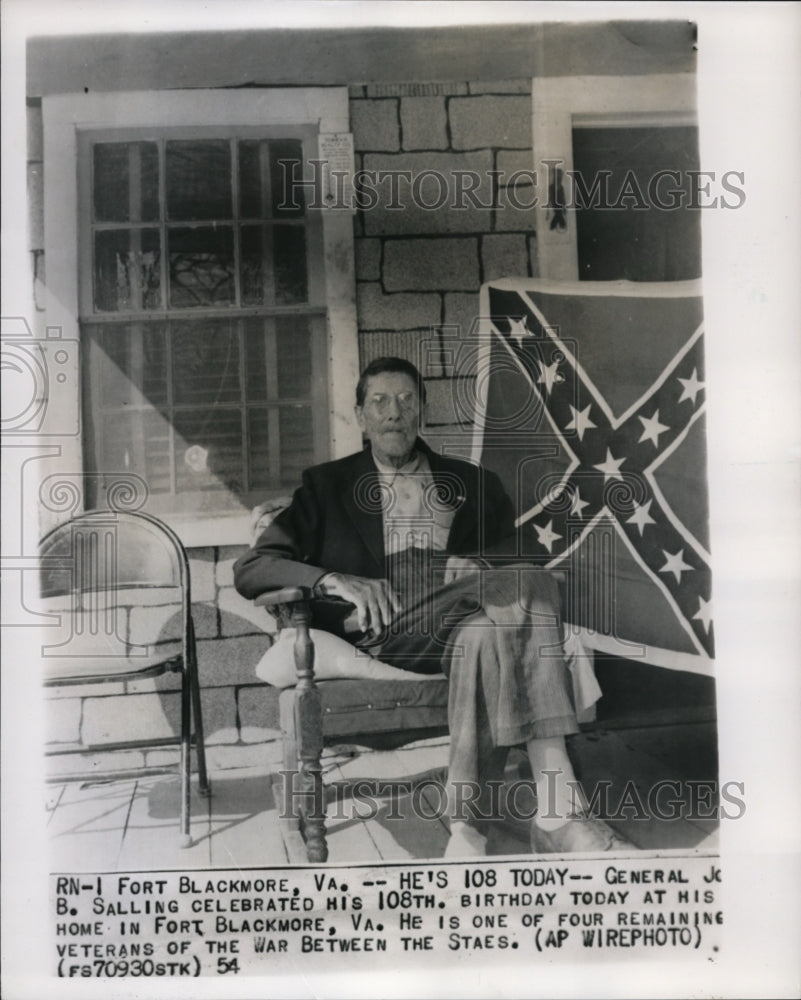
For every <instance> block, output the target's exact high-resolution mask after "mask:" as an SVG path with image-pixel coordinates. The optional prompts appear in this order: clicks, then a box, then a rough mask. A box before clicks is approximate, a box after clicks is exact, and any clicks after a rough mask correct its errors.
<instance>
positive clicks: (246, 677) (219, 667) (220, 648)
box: [197, 635, 272, 689]
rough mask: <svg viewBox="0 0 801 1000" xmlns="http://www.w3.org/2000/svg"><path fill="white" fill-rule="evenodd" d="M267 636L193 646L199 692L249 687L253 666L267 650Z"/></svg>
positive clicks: (254, 676) (268, 638)
mask: <svg viewBox="0 0 801 1000" xmlns="http://www.w3.org/2000/svg"><path fill="white" fill-rule="evenodd" d="M271 643H272V639H271V638H270V637H269V636H267V635H260V636H255V635H242V636H237V637H235V638H230V639H209V640H206V641H203V642H199V643H198V644H197V658H198V671H199V675H200V686H201V688H204V689H205V688H213V687H230V686H232V685H239V684H252V683H253V682H254V681H255V679H256V675H255V673H254V671H255V669H256V664H257V663H258V662H259V660H260V659H261V658H262V656H264V654H265V653H266V652H267V650H268V649H269V648H270V645H271Z"/></svg>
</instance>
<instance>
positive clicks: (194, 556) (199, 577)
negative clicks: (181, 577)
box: [189, 548, 217, 601]
mask: <svg viewBox="0 0 801 1000" xmlns="http://www.w3.org/2000/svg"><path fill="white" fill-rule="evenodd" d="M189 577H190V580H191V581H192V600H193V601H213V600H214V599H215V597H216V596H217V588H216V586H215V583H214V549H213V548H202V549H191V550H190V552H189Z"/></svg>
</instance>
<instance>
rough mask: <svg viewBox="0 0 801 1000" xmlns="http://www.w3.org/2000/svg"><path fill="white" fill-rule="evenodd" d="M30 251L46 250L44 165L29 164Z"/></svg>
mask: <svg viewBox="0 0 801 1000" xmlns="http://www.w3.org/2000/svg"><path fill="white" fill-rule="evenodd" d="M28 249H29V250H43V249H44V164H42V163H29V164H28Z"/></svg>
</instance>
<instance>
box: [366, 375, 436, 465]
mask: <svg viewBox="0 0 801 1000" xmlns="http://www.w3.org/2000/svg"><path fill="white" fill-rule="evenodd" d="M420 416H421V402H420V397H419V395H418V393H417V385H416V383H415V381H414V379H413V378H412V377H411V376H410V375H407V374H406V373H405V372H382V373H381V374H380V375H370V376H369V377H368V379H367V386H366V391H365V394H364V406H357V407H356V419H357V421H358V422H359V427H360V428H361V429H362V431H363V432H364V433H365V434H366V435H367V437H368V438H369V439H370V445H371V447H372V449H373V454H374V455H375V457H376V458H377V459H378V461H379V462H383V463H384V464H385V465H393V466H395V467H396V468H400V466H401V465H403V464H404V463H405V462H406V461H407V460H408V459H409V457H410V455H411V453H412V449H413V448H414V442H415V439H416V438H417V430H418V427H419V426H420Z"/></svg>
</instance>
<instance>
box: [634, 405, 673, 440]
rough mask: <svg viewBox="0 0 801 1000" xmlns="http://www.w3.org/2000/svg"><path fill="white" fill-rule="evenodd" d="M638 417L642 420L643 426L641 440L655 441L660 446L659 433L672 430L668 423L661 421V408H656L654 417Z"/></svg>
mask: <svg viewBox="0 0 801 1000" xmlns="http://www.w3.org/2000/svg"><path fill="white" fill-rule="evenodd" d="M637 419H638V420H640V421H641V423H642V428H643V429H642V437H641V438H640V441H653V443H654V444H655V445H656V446H657V447H659V435H660V434H664V432H665V431H668V430H670V427H669V426H668V425H667V424H660V423H659V410H654V415H653V416H652V417H638V418H637ZM638 443H639V442H638Z"/></svg>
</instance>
